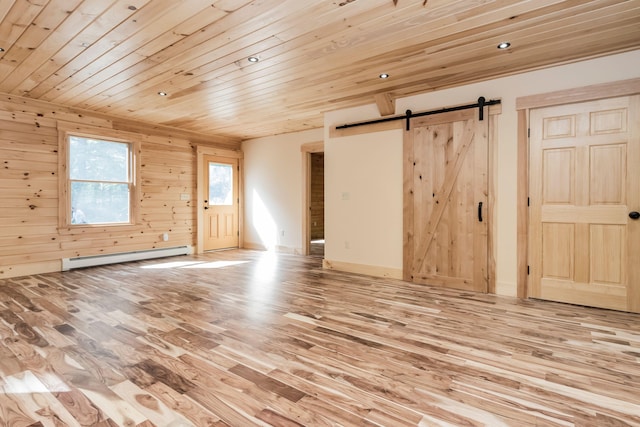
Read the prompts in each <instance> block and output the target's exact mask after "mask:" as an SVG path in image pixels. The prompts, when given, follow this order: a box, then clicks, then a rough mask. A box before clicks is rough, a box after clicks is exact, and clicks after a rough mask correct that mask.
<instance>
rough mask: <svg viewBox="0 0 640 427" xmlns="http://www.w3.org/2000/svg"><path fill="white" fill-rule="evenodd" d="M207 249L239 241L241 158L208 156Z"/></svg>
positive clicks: (205, 248) (206, 188)
mask: <svg viewBox="0 0 640 427" xmlns="http://www.w3.org/2000/svg"><path fill="white" fill-rule="evenodd" d="M204 163H205V167H204V182H205V185H204V186H203V191H204V210H205V211H204V212H205V214H204V250H206V251H209V250H215V249H226V248H236V247H238V242H239V228H238V223H239V222H238V217H239V209H238V207H239V199H238V182H239V180H238V159H230V158H226V157H215V156H204Z"/></svg>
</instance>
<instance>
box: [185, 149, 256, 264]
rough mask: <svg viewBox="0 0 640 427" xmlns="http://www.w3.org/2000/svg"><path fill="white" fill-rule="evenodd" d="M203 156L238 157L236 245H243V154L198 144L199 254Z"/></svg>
mask: <svg viewBox="0 0 640 427" xmlns="http://www.w3.org/2000/svg"><path fill="white" fill-rule="evenodd" d="M205 156H216V157H226V158H229V159H238V199H239V202H238V233H239V234H238V247H239V248H242V247H244V232H243V230H244V207H243V206H244V180H243V174H244V162H243V160H244V154H243V152H242V151H235V150H226V149H223V148H215V147H208V146H204V145H198V146H197V147H196V163H197V167H196V169H197V177H196V180H197V182H196V195H197V196H196V206H195V209H196V212H197V213H196V217H197V226H196V229H197V231H196V253H197V254H201V253H203V252H204V210H203V209H202V207H203V206H204V196H203V192H202V188H203V187H204V186H205V182H204V168H205V165H204V158H205Z"/></svg>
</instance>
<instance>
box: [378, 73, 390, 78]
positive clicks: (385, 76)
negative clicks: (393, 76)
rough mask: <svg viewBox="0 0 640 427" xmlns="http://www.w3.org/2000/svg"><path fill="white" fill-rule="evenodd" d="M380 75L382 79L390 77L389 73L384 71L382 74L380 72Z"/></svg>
mask: <svg viewBox="0 0 640 427" xmlns="http://www.w3.org/2000/svg"><path fill="white" fill-rule="evenodd" d="M378 77H380V78H381V79H388V78H389V74H387V73H382V74H380V75H379V76H378Z"/></svg>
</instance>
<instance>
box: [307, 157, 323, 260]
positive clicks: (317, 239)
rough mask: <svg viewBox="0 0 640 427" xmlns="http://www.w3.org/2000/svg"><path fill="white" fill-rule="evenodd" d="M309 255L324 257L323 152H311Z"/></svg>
mask: <svg viewBox="0 0 640 427" xmlns="http://www.w3.org/2000/svg"><path fill="white" fill-rule="evenodd" d="M310 155H311V181H310V183H309V189H310V191H309V255H313V256H321V257H324V153H311V154H310Z"/></svg>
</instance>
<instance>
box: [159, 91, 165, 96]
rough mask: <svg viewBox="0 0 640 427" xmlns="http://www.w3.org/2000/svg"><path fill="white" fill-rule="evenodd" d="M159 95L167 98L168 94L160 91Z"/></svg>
mask: <svg viewBox="0 0 640 427" xmlns="http://www.w3.org/2000/svg"><path fill="white" fill-rule="evenodd" d="M158 95H160V96H167V92H162V91H160V92H158Z"/></svg>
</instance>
